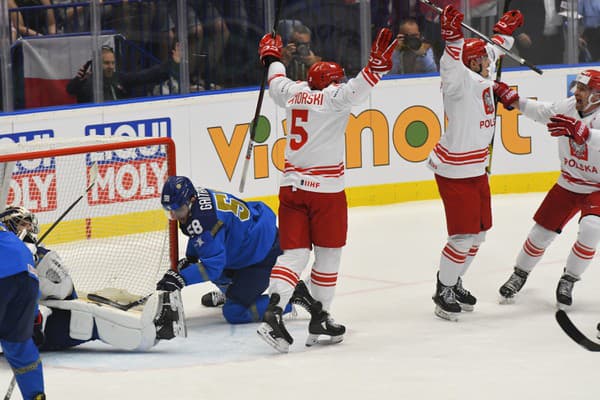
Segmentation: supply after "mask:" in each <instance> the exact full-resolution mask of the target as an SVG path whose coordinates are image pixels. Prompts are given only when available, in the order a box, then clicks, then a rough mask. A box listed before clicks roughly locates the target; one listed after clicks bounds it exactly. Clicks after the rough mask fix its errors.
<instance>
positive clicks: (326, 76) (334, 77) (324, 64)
mask: <svg viewBox="0 0 600 400" xmlns="http://www.w3.org/2000/svg"><path fill="white" fill-rule="evenodd" d="M345 80H346V74H345V73H344V69H343V68H342V67H341V65H339V64H337V63H334V62H328V61H319V62H316V63H314V64H313V65H312V67H310V69H309V70H308V86H309V87H310V88H311V89H313V90H322V89H325V88H326V87H327V86H329V85H330V84H332V83H334V82H335V83H340V82H344V81H345Z"/></svg>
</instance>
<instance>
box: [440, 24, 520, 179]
mask: <svg viewBox="0 0 600 400" xmlns="http://www.w3.org/2000/svg"><path fill="white" fill-rule="evenodd" d="M494 39H495V40H498V41H499V42H500V43H502V44H503V46H504V47H505V48H507V49H510V48H511V47H512V45H513V44H514V39H513V38H512V37H509V36H504V35H497V36H494ZM463 44H464V40H463V39H461V40H457V41H455V42H449V43H447V44H446V48H445V49H444V54H443V56H442V58H441V60H440V77H441V79H442V96H443V100H444V112H445V114H446V117H447V119H448V125H447V128H446V132H445V133H444V134H443V135H442V137H441V138H440V141H439V142H438V143H437V144H436V145H435V146H434V148H433V150H432V151H431V153H430V154H429V160H428V167H429V168H430V169H431V170H433V171H434V172H435V173H436V174H437V175H440V176H443V177H446V178H457V179H458V178H470V177H474V176H480V175H483V174H484V173H485V167H486V165H487V162H488V157H489V150H488V145H489V144H490V142H491V140H492V137H493V135H494V129H495V125H496V117H495V116H496V109H495V104H494V91H493V80H492V77H493V76H495V63H496V60H497V59H498V57H499V56H500V55H501V54H503V52H502V50H501V49H499V48H497V47H495V46H492V45H490V44H488V45H487V47H486V49H487V53H488V57H489V59H490V74H489V78H484V77H482V76H481V75H479V74H477V73H475V72H473V71H471V70H470V69H469V68H467V67H466V66H465V65H464V64H463V62H462V49H463Z"/></svg>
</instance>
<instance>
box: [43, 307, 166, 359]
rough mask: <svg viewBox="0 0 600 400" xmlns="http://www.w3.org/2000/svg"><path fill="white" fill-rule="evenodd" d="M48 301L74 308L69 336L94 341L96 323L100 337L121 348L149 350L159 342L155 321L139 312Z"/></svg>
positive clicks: (64, 308)
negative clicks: (157, 340)
mask: <svg viewBox="0 0 600 400" xmlns="http://www.w3.org/2000/svg"><path fill="white" fill-rule="evenodd" d="M151 297H156V296H151ZM150 300H151V299H149V300H148V301H149V302H150ZM44 304H45V305H46V306H48V307H51V308H58V309H62V310H70V311H71V323H70V327H69V328H70V333H69V335H70V336H71V338H73V339H77V340H90V339H91V338H92V335H93V331H94V325H95V326H96V329H97V331H98V337H99V339H100V340H102V341H103V342H105V343H107V344H110V345H112V346H115V347H117V348H120V349H124V350H147V349H149V348H150V347H152V346H154V344H156V328H155V326H154V323H153V320H152V319H150V322H148V319H144V318H142V317H141V315H140V313H139V312H138V311H121V310H118V309H116V308H114V307H110V306H102V305H99V304H95V303H88V302H86V301H83V300H46V301H45V302H44ZM154 312H156V309H155V310H154Z"/></svg>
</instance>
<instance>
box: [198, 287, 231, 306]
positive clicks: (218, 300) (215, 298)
mask: <svg viewBox="0 0 600 400" xmlns="http://www.w3.org/2000/svg"><path fill="white" fill-rule="evenodd" d="M225 300H227V298H226V297H225V295H224V294H223V292H221V291H220V290H215V291H212V292H208V293H206V294H205V295H204V296H202V299H201V301H202V305H203V306H204V307H219V306H222V305H223V304H225Z"/></svg>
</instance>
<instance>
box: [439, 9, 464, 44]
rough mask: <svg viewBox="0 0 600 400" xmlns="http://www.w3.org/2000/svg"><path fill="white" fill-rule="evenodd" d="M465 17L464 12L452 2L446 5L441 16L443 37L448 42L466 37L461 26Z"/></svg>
mask: <svg viewBox="0 0 600 400" xmlns="http://www.w3.org/2000/svg"><path fill="white" fill-rule="evenodd" d="M463 19H465V16H464V15H463V13H461V12H460V11H458V10H457V9H456V8H454V6H453V5H452V4H449V5H447V6H446V7H444V11H443V12H442V16H441V17H440V26H441V27H442V39H444V40H445V41H446V42H455V41H457V40H459V39H462V38H463V37H464V36H463V31H462V26H461V23H462V21H463Z"/></svg>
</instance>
